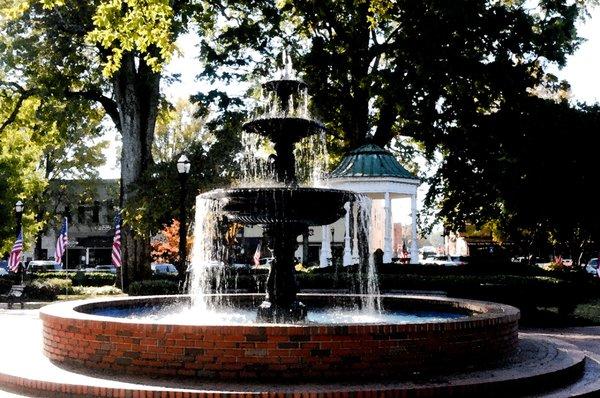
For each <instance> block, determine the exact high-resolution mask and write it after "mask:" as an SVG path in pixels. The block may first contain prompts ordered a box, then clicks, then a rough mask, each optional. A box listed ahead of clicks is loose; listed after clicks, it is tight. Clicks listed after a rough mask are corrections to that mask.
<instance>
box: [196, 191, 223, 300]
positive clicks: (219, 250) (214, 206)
mask: <svg viewBox="0 0 600 398" xmlns="http://www.w3.org/2000/svg"><path fill="white" fill-rule="evenodd" d="M220 208H221V203H220V202H219V201H216V200H210V199H202V198H200V197H197V198H196V219H195V222H194V224H195V230H194V246H193V249H192V269H191V284H190V294H191V299H192V306H194V307H196V308H197V309H198V310H199V311H201V312H206V311H207V310H210V309H211V308H212V306H211V305H212V304H219V303H213V302H211V303H209V300H208V299H207V296H206V295H207V294H209V293H212V292H215V291H216V292H222V291H224V287H225V286H224V281H225V278H224V274H225V267H224V264H223V263H222V262H221V261H220V259H221V258H223V256H222V254H223V245H222V244H221V240H220V239H219V226H220V221H221V220H220V215H221V212H220Z"/></svg>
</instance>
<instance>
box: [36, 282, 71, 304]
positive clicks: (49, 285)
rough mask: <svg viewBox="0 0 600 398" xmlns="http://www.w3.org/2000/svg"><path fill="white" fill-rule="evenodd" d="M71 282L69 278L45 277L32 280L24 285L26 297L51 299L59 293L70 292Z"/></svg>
mask: <svg viewBox="0 0 600 398" xmlns="http://www.w3.org/2000/svg"><path fill="white" fill-rule="evenodd" d="M72 293H73V284H72V283H71V280H70V279H58V278H54V279H46V280H39V281H33V282H31V283H30V284H28V285H27V286H25V294H26V295H27V298H29V299H33V300H44V301H46V300H47V301H52V300H56V296H58V295H59V294H72Z"/></svg>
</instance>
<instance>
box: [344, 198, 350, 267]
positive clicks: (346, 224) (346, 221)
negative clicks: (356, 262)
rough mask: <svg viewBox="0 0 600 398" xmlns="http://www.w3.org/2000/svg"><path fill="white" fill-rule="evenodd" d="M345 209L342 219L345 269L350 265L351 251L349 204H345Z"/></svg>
mask: <svg viewBox="0 0 600 398" xmlns="http://www.w3.org/2000/svg"><path fill="white" fill-rule="evenodd" d="M344 209H346V218H345V219H344V260H343V265H344V267H347V266H349V265H352V249H351V247H350V246H351V238H350V212H351V211H352V207H351V205H350V202H346V204H345V205H344Z"/></svg>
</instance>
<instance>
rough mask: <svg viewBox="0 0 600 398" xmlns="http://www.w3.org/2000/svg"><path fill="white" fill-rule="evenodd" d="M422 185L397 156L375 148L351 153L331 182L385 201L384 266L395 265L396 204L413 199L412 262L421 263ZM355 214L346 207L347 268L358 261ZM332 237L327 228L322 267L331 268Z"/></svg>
mask: <svg viewBox="0 0 600 398" xmlns="http://www.w3.org/2000/svg"><path fill="white" fill-rule="evenodd" d="M420 184H421V182H420V180H419V179H418V178H417V177H416V176H414V175H413V174H411V173H410V172H409V171H408V170H406V169H405V168H404V167H402V165H400V163H398V160H396V158H395V157H394V155H393V154H391V153H390V152H388V151H386V150H385V149H383V148H381V147H379V146H377V145H374V144H367V145H364V146H361V147H360V148H358V149H355V150H353V151H351V152H350V153H348V154H347V155H346V156H345V157H344V158H343V159H342V161H341V163H340V164H339V165H338V166H337V167H336V168H335V170H333V171H332V172H331V174H330V175H329V178H328V180H327V185H328V186H330V187H332V188H338V189H345V190H348V191H353V192H357V193H362V194H365V195H366V196H368V197H369V198H371V199H383V200H384V206H383V209H384V219H385V221H384V234H383V262H385V263H390V262H391V261H392V252H393V250H392V247H393V226H392V200H393V199H397V198H410V203H411V219H412V226H411V244H410V261H411V263H413V264H414V263H417V262H418V261H419V257H418V245H417V188H418V187H419V185H420ZM351 214H352V206H351V204H350V203H346V218H345V235H344V258H343V264H344V266H348V265H351V264H353V263H355V262H357V261H358V247H357V246H358V244H357V241H358V239H357V236H356V228H354V234H353V235H354V236H353V237H351V236H350V233H351V232H350V231H351V229H350V223H351V220H350V218H351ZM354 219H356V218H354ZM330 236H331V234H330V231H329V226H327V225H326V226H323V241H322V246H321V257H320V263H321V265H322V266H325V265H327V263H328V261H329V260H328V259H329V258H331V244H330ZM352 243H353V244H352Z"/></svg>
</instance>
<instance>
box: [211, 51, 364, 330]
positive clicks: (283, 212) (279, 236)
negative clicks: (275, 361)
mask: <svg viewBox="0 0 600 398" xmlns="http://www.w3.org/2000/svg"><path fill="white" fill-rule="evenodd" d="M283 59H284V67H283V71H282V74H281V78H279V79H277V80H269V81H267V82H266V83H264V84H263V85H262V86H263V89H264V90H265V91H266V92H267V94H268V95H267V96H268V97H270V98H271V101H269V103H268V104H267V109H268V111H267V112H265V114H263V115H261V116H259V117H257V118H255V119H254V120H251V121H249V122H248V123H246V124H245V125H244V129H245V130H246V131H247V132H249V133H255V134H258V135H260V136H263V137H266V138H268V139H270V140H271V142H272V143H273V146H274V149H275V152H276V155H275V156H273V157H271V160H272V163H273V164H272V167H273V170H274V172H275V173H274V174H275V178H276V181H277V182H278V183H280V184H281V187H276V188H273V187H269V188H238V189H222V190H216V191H211V192H208V193H206V194H204V195H201V198H203V199H212V200H218V201H220V202H221V206H220V207H219V208H220V212H221V213H222V214H223V215H224V216H225V217H226V218H227V220H228V221H230V222H237V223H241V224H246V225H252V224H261V225H263V226H264V227H265V232H266V236H267V238H268V241H269V246H270V247H271V249H272V250H273V257H274V261H273V263H272V265H271V270H270V272H269V277H268V279H267V295H266V298H265V301H264V302H263V303H262V304H261V305H260V307H259V308H258V317H257V319H258V321H261V322H298V321H301V320H304V319H305V318H306V308H305V306H304V304H302V303H301V302H300V301H298V299H297V297H296V296H297V285H296V280H295V270H294V264H295V261H294V252H295V250H296V246H297V238H298V236H299V235H301V234H303V233H305V232H307V231H308V227H309V226H314V225H325V224H331V223H333V222H334V221H336V220H338V219H339V218H340V217H342V216H343V214H344V204H345V203H346V202H348V201H350V200H352V199H353V197H354V195H353V194H352V193H351V192H348V191H341V190H334V189H317V188H305V187H299V186H298V179H297V177H296V167H295V165H296V159H295V156H294V148H295V145H296V143H298V142H299V141H300V140H301V139H303V138H305V137H308V136H310V135H314V134H317V133H320V132H321V131H322V130H323V128H324V127H323V125H322V124H321V123H319V122H318V121H316V120H314V119H311V118H309V117H308V114H307V112H303V114H301V115H298V112H297V111H296V109H297V108H305V106H304V105H303V104H298V102H300V101H299V100H300V99H301V98H306V83H304V82H303V81H302V80H299V79H297V78H295V77H294V74H293V72H292V68H291V62H290V61H289V59H288V58H287V57H286V56H285V53H284V56H283ZM317 203H318V204H319V205H318V206H315V204H317Z"/></svg>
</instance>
